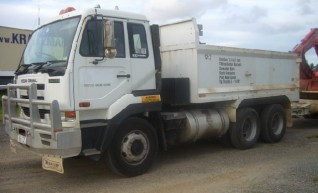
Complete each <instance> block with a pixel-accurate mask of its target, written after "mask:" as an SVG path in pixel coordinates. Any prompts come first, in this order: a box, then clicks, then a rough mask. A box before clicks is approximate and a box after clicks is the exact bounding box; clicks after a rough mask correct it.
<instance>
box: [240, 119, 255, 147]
mask: <svg viewBox="0 0 318 193" xmlns="http://www.w3.org/2000/svg"><path fill="white" fill-rule="evenodd" d="M256 132H257V124H256V118H255V117H247V118H246V119H245V120H244V122H243V130H242V137H243V138H244V139H245V140H246V141H252V140H253V139H254V138H255V136H256Z"/></svg>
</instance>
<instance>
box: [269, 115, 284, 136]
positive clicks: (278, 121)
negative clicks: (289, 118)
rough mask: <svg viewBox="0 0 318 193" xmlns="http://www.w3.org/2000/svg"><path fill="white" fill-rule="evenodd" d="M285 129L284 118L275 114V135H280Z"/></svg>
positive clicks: (273, 121) (272, 123) (272, 126)
mask: <svg viewBox="0 0 318 193" xmlns="http://www.w3.org/2000/svg"><path fill="white" fill-rule="evenodd" d="M283 128H284V121H283V116H282V115H281V114H279V113H275V115H274V116H273V119H272V121H271V130H272V133H274V134H275V135H279V134H280V133H281V132H282V130H283Z"/></svg>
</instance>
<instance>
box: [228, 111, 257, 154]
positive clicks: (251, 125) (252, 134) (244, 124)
mask: <svg viewBox="0 0 318 193" xmlns="http://www.w3.org/2000/svg"><path fill="white" fill-rule="evenodd" d="M259 122H260V121H259V116H258V113H257V112H256V111H255V110H254V109H253V108H243V109H239V110H238V111H237V113H236V123H235V124H233V125H232V126H231V127H230V139H231V143H232V144H233V146H234V147H236V148H238V149H249V148H251V147H253V146H254V145H255V144H256V142H257V140H258V138H259V135H260V124H259Z"/></svg>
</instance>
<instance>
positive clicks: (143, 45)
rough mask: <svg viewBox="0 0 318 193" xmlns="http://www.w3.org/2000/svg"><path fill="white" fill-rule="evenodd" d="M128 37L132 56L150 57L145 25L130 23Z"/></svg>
mask: <svg viewBox="0 0 318 193" xmlns="http://www.w3.org/2000/svg"><path fill="white" fill-rule="evenodd" d="M127 27H128V38H129V48H130V57H131V58H148V55H149V54H148V45H147V36H146V30H145V27H144V26H143V25H141V24H135V23H128V25H127Z"/></svg>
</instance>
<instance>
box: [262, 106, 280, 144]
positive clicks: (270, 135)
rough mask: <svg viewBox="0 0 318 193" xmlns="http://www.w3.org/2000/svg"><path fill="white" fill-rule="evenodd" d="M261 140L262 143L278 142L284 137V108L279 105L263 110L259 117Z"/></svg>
mask: <svg viewBox="0 0 318 193" xmlns="http://www.w3.org/2000/svg"><path fill="white" fill-rule="evenodd" d="M261 123H262V124H261V125H262V131H261V138H262V140H263V141H264V142H267V143H273V142H279V141H281V139H282V138H283V137H284V135H285V131H286V116H285V111H284V108H283V107H282V106H281V105H279V104H274V105H270V106H268V107H267V108H265V109H264V110H263V112H262V115H261Z"/></svg>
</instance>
